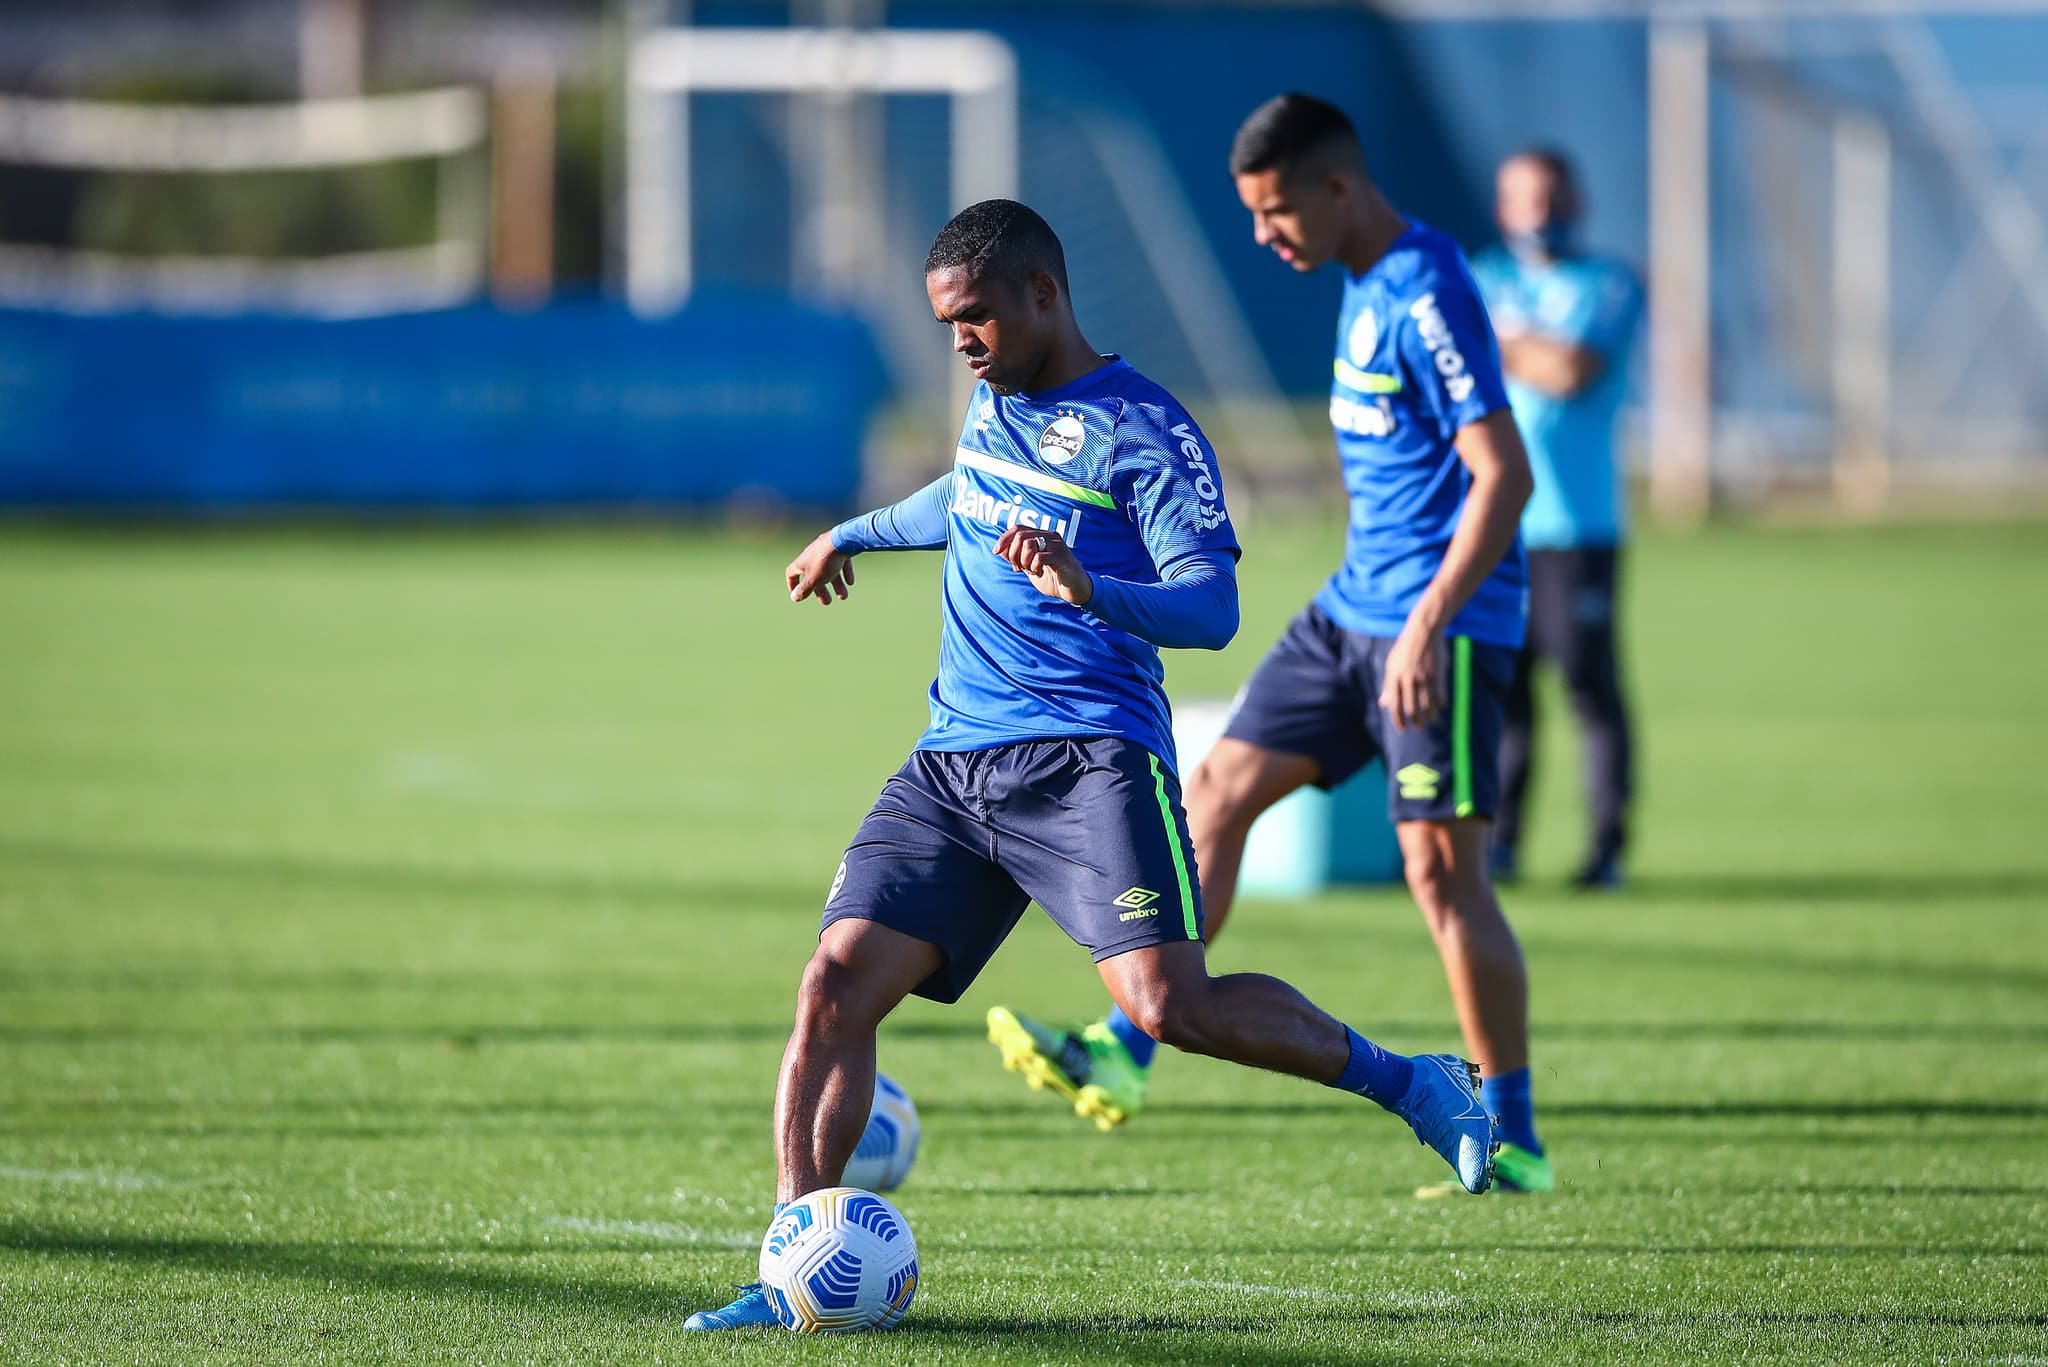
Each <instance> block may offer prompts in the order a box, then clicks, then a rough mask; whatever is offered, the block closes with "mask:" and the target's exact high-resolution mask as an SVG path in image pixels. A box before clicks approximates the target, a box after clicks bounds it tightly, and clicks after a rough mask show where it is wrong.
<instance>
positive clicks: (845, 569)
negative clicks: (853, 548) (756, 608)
mask: <svg viewBox="0 0 2048 1367" xmlns="http://www.w3.org/2000/svg"><path fill="white" fill-rule="evenodd" d="M782 577H783V580H784V582H786V583H787V584H788V585H789V601H790V602H792V603H801V602H803V601H804V599H806V598H816V599H817V600H818V601H819V602H820V603H823V604H824V605H825V606H827V607H830V606H831V604H832V595H833V594H834V593H837V594H838V595H839V596H840V597H841V598H845V597H848V596H849V595H850V594H851V593H852V591H853V557H852V556H850V555H848V554H847V553H846V552H845V551H842V550H840V549H839V548H838V547H837V546H834V545H833V544H832V533H830V532H820V533H818V535H817V537H816V538H815V539H813V540H812V542H811V544H810V545H808V546H806V547H804V548H803V552H802V554H800V555H798V556H797V558H796V559H794V560H792V561H790V562H789V568H788V569H786V570H784V571H783V572H782Z"/></svg>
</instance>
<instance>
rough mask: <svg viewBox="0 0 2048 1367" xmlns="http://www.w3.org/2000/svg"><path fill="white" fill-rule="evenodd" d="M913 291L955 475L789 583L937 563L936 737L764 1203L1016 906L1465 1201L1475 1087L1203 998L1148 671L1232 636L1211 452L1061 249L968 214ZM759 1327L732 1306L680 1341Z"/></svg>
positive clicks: (1314, 1017) (868, 825)
mask: <svg viewBox="0 0 2048 1367" xmlns="http://www.w3.org/2000/svg"><path fill="white" fill-rule="evenodd" d="M925 288H926V292H927V293H928V294H929V296H930V298H931V304H932V312H933V314H934V316H936V318H937V319H938V321H939V322H940V323H942V324H944V325H945V326H946V328H947V329H948V330H949V332H950V334H951V337H952V340H953V348H954V350H955V351H957V352H959V353H960V354H961V356H962V357H963V358H964V359H965V361H966V364H967V366H968V368H969V370H971V371H972V372H973V374H974V377H975V379H976V380H977V381H978V383H977V384H976V385H975V387H974V393H973V395H972V397H971V399H970V401H969V406H968V411H967V416H966V421H965V423H964V424H963V425H962V427H961V430H960V438H959V443H958V449H957V451H956V452H955V457H956V459H955V463H954V466H953V468H952V470H950V471H949V472H948V473H946V474H945V475H943V476H941V477H940V478H939V479H937V480H935V481H933V483H932V484H930V485H929V486H927V487H926V488H925V489H923V490H921V491H920V492H918V493H916V494H913V495H911V496H910V497H909V498H907V499H905V500H903V501H902V502H901V503H898V504H895V505H893V506H892V507H888V508H884V509H881V510H879V511H877V512H873V513H869V514H867V515H866V516H864V517H857V518H854V519H853V520H852V521H850V522H844V523H841V524H840V525H839V526H837V527H834V528H833V529H832V530H831V531H829V532H827V533H825V534H824V535H822V536H820V537H818V538H817V539H816V540H814V541H813V542H811V544H810V545H809V546H807V547H805V548H804V550H803V553H802V554H800V555H798V556H797V558H796V559H795V560H793V561H792V562H790V565H789V569H788V572H787V582H788V586H789V594H790V597H791V599H793V600H795V601H798V602H801V601H803V600H804V599H807V598H815V599H816V600H817V601H818V602H819V603H821V604H826V605H830V604H832V603H834V602H835V601H837V600H844V599H845V598H846V597H847V595H848V593H849V592H850V591H851V589H852V587H853V582H854V571H853V561H854V557H855V556H857V555H859V554H862V553H865V552H871V551H881V550H913V549H921V550H940V549H943V550H944V551H945V565H944V590H943V606H944V613H943V626H942V628H941V632H940V637H939V670H938V678H937V679H936V680H935V681H934V682H933V684H932V688H931V725H930V727H929V729H927V730H926V731H925V733H924V735H923V736H922V737H920V738H919V740H918V742H917V746H916V748H915V749H914V750H913V751H912V752H911V755H910V758H909V759H908V760H907V761H905V763H904V765H903V767H902V768H901V769H899V770H897V772H896V774H895V776H894V777H892V778H890V779H889V781H888V782H887V783H885V784H884V785H883V787H882V792H881V796H880V797H879V798H877V799H876V801H875V805H874V808H873V809H872V810H871V811H870V812H869V813H868V815H867V819H866V820H865V821H863V822H862V823H861V826H860V829H859V831H858V832H856V833H855V835H854V838H853V843H852V844H851V845H850V846H848V847H847V851H846V858H845V860H844V861H843V862H842V863H841V864H840V866H839V870H838V873H837V874H836V876H835V877H834V878H833V880H832V888H831V891H830V893H829V894H827V897H826V900H825V910H824V925H823V929H822V930H821V932H820V934H819V938H818V949H817V952H816V953H815V954H814V955H813V956H812V957H811V961H810V964H809V966H808V967H807V968H806V969H805V970H804V975H803V981H802V985H801V987H800V988H799V991H798V996H797V1007H796V1024H795V1028H794V1030H793V1032H792V1033H791V1035H790V1039H789V1046H788V1049H787V1050H786V1051H785V1053H784V1054H783V1060H782V1076H781V1082H780V1086H779V1088H778V1091H777V1095H776V1103H775V1145H776V1159H777V1182H776V1200H777V1202H778V1203H781V1202H788V1201H792V1200H795V1199H796V1198H798V1197H800V1196H802V1195H804V1194H806V1193H808V1192H812V1191H816V1190H818V1189H820V1188H822V1187H828V1186H831V1185H833V1184H834V1183H835V1182H837V1181H838V1179H839V1176H840V1173H841V1171H842V1170H843V1169H844V1167H845V1165H846V1161H847V1159H848V1158H849V1157H850V1156H851V1155H852V1153H853V1150H854V1147H855V1145H856V1144H857V1143H858V1142H859V1139H860V1134H861V1130H862V1127H863V1126H864V1125H865V1124H866V1123H867V1117H868V1106H869V1101H870V1099H871V1097H872V1096H873V1094H874V1085H875V1082H874V1079H875V1029H876V1027H877V1026H878V1025H879V1024H880V1023H881V1021H882V1019H883V1017H885V1016H887V1015H888V1014H889V1013H890V1012H891V1011H893V1010H894V1009H895V1008H896V1005H897V1003H899V1002H901V1001H902V1000H903V998H904V997H905V996H907V995H909V994H911V993H916V994H917V995H919V996H923V997H929V998H931V999H933V1000H936V1001H943V1002H951V1001H957V1000H958V999H959V997H960V994H961V993H962V992H963V991H965V990H966V988H967V986H968V984H969V983H971V982H973V980H974V978H975V975H976V974H978V973H979V972H980V971H981V968H982V965H984V964H985V963H987V962H988V960H989V957H990V956H991V955H993V954H994V953H995V951H996V949H997V947H998V946H999V945H1001V944H1002V942H1003V940H1004V938H1005V937H1006V936H1007V935H1008V934H1009V933H1010V929H1011V927H1013V926H1014V925H1016V923H1017V920H1018V918H1019V917H1020V916H1021V915H1022V914H1023V912H1024V910H1025V907H1026V906H1027V905H1028V904H1029V903H1030V902H1032V901H1034V900H1035V901H1036V902H1037V903H1038V904H1039V905H1040V906H1042V907H1044V908H1045V910H1046V912H1047V913H1048V914H1049V915H1051V917H1052V918H1053V920H1054V921H1055V922H1057V923H1058V925H1059V926H1060V928H1061V929H1062V930H1064V931H1066V933H1067V934H1068V935H1069V936H1070V937H1072V938H1073V940H1074V941H1075V943H1077V944H1079V945H1080V946H1081V947H1083V948H1084V949H1086V950H1087V951H1088V952H1089V954H1090V955H1091V956H1092V957H1093V958H1094V960H1095V962H1096V965H1097V967H1098V969H1099V971H1100V972H1101V975H1102V980H1103V982H1104V984H1105V985H1106V986H1107V987H1108V989H1109V993H1110V996H1111V997H1112V998H1113V999H1115V1001H1116V1003H1117V1006H1118V1008H1119V1010H1120V1011H1121V1012H1122V1013H1123V1015H1124V1017H1125V1018H1126V1019H1128V1020H1130V1021H1132V1022H1134V1023H1135V1024H1136V1025H1137V1026H1138V1027H1139V1028H1141V1029H1143V1030H1144V1031H1145V1032H1146V1033H1147V1035H1148V1037H1149V1038H1151V1039H1154V1040H1158V1041H1163V1042H1165V1043H1168V1044H1172V1045H1174V1046H1175V1047H1177V1048H1180V1049H1184V1050H1188V1051H1190V1052H1193V1053H1201V1054H1209V1055H1213V1056H1215V1057H1218V1058H1225V1059H1230V1060H1232V1061H1235V1062H1238V1063H1243V1064H1248V1065H1251V1066H1253V1067H1260V1068H1269V1069H1272V1070H1274V1071H1277V1072H1283V1073H1291V1074H1294V1075H1295V1076H1297V1077H1302V1078H1308V1079H1311V1080H1314V1081H1318V1082H1323V1083H1327V1084H1328V1085H1330V1086H1332V1087H1337V1088H1340V1089H1342V1090H1344V1091H1347V1092H1353V1093H1356V1094H1358V1095H1361V1096H1364V1097H1367V1098H1369V1099H1371V1100H1373V1101H1376V1102H1378V1103H1379V1104H1380V1105H1382V1106H1384V1107H1385V1108H1387V1109H1388V1110H1391V1111H1393V1112H1394V1113H1395V1114H1396V1115H1398V1116H1400V1117H1401V1118H1402V1119H1404V1120H1406V1121H1408V1122H1409V1124H1410V1125H1411V1126H1412V1127H1413V1128H1414V1130H1415V1133H1416V1135H1417V1137H1418V1138H1419V1139H1421V1141H1422V1142H1423V1143H1425V1144H1427V1145H1428V1146H1429V1147H1431V1148H1433V1149H1434V1150H1436V1152H1437V1153H1439V1154H1441V1155H1442V1156H1443V1157H1444V1159H1445V1160H1446V1161H1447V1162H1449V1163H1450V1164H1451V1166H1452V1168H1453V1169H1454V1170H1455V1171H1456V1172H1457V1174H1458V1181H1459V1184H1460V1185H1461V1186H1462V1187H1464V1188H1466V1189H1468V1190H1471V1191H1475V1192H1477V1191H1484V1190H1485V1189H1486V1187H1487V1186H1488V1184H1489V1182H1490V1181H1491V1178H1492V1166H1493V1164H1492V1148H1493V1144H1494V1138H1493V1122H1492V1120H1491V1119H1490V1117H1489V1116H1488V1115H1487V1113H1486V1111H1485V1110H1484V1108H1483V1107H1482V1106H1481V1105H1480V1103H1479V1098H1478V1095H1477V1090H1476V1084H1475V1075H1476V1074H1475V1070H1474V1069H1473V1067H1472V1065H1470V1064H1468V1063H1466V1062H1465V1061H1464V1060H1462V1059H1459V1058H1457V1057H1456V1056H1454V1055H1449V1054H1435V1055H1423V1056H1421V1057H1418V1058H1406V1057H1403V1056H1400V1055H1397V1054H1392V1053H1389V1052H1387V1051H1386V1050H1383V1049H1381V1048H1379V1047H1378V1046H1377V1045H1374V1044H1373V1043H1372V1042H1370V1041H1369V1040H1367V1039H1366V1038H1365V1037H1364V1036H1362V1035H1360V1034H1359V1033H1358V1032H1357V1031H1355V1030H1352V1029H1350V1028H1349V1027H1348V1026H1345V1025H1343V1024H1342V1023H1340V1022H1339V1021H1337V1020H1335V1019H1333V1018H1332V1017H1330V1016H1328V1015H1326V1014H1325V1013H1324V1012H1322V1011H1320V1010H1318V1009H1317V1008H1316V1007H1315V1006H1314V1005H1313V1004H1311V1003H1310V1002H1309V1001H1308V1000H1307V999H1306V998H1304V997H1303V996H1302V995H1301V994H1300V993H1299V992H1297V991H1295V990H1294V989H1293V988H1292V987H1290V986H1288V985H1287V984H1286V983H1283V982H1281V981H1279V980H1278V979H1276V978H1269V977H1263V976H1260V975H1258V974H1253V973H1234V974H1230V975H1228V976H1225V977H1220V978H1218V977H1211V976H1210V975H1209V970H1208V968H1207V966H1206V964H1205V961H1204V957H1203V944H1202V900H1201V894H1200V887H1199V883H1198V881H1197V878H1198V874H1197V870H1196V867H1195V863H1194V859H1193V856H1192V854H1191V853H1190V849H1189V845H1190V842H1189V837H1188V833H1187V821H1186V818H1185V816H1184V815H1183V813H1182V811H1181V803H1180V785H1179V783H1178V781H1177V780H1176V777H1175V773H1176V771H1175V761H1174V753H1173V740H1172V732H1171V727H1170V724H1169V720H1168V715H1167V705H1166V694H1165V692H1164V690H1163V689H1162V687H1161V680H1162V678H1163V677H1164V675H1163V671H1162V669H1161V666H1160V661H1159V648H1160V647H1161V646H1169V647H1192V648H1205V649H1211V650H1214V649H1220V648H1221V647H1223V646H1224V645H1225V644H1227V643H1228V642H1229V640H1230V638H1231V637H1232V636H1233V635H1235V634H1236V631H1237V579H1236V562H1237V556H1238V545H1237V536H1236V533H1235V532H1234V531H1233V530H1232V527H1231V522H1230V515H1229V512H1228V510H1227V509H1226V508H1225V506H1224V501H1223V486H1222V477H1221V472H1220V470H1219V468H1218V465H1217V461H1216V458H1215V454H1214V452H1213V451H1212V450H1211V448H1210V446H1209V443H1208V439H1207V438H1205V437H1204V436H1203V435H1202V432H1201V430H1200V429H1199V428H1197V427H1196V426H1195V423H1194V420H1193V419H1192V418H1190V417H1189V416H1188V414H1187V412H1186V410H1184V409H1183V408H1182V407H1181V406H1180V405H1179V404H1178V403H1176V402H1174V399H1173V396H1172V395H1170V394H1168V393H1167V392H1166V391H1165V390H1163V389H1161V388H1160V387H1159V386H1158V385H1156V384H1154V383H1152V382H1151V381H1150V380H1148V379H1146V378H1145V377H1144V376H1142V375H1140V374H1139V373H1138V372H1137V371H1135V370H1133V369H1132V368H1131V367H1130V366H1129V365H1127V364H1126V363H1125V362H1124V361H1122V360H1121V359H1119V358H1118V357H1115V356H1105V355H1101V354H1099V353H1097V352H1096V350H1095V349H1094V348H1093V347H1091V346H1090V345H1089V344H1088V342H1087V339H1086V338H1084V337H1083V336H1082V334H1081V330H1080V328H1079V326H1078V325H1077V324H1076V323H1075V321H1074V314H1073V309H1072V306H1071V305H1070V303H1069V301H1068V296H1067V273H1066V263H1065V257H1064V254H1063V252H1062V250H1061V248H1060V244H1059V239H1058V238H1057V237H1055V236H1054V235H1053V231H1052V229H1051V228H1050V227H1048V226H1047V225H1046V223H1045V221H1044V220H1043V219H1041V218H1040V217H1039V216H1038V215H1037V214H1035V213H1033V212H1032V211H1031V210H1030V209H1028V208H1026V207H1024V206H1023V205H1021V204H1017V203H1014V202H1012V201H1009V200H987V201H984V202H982V203H980V204H976V205H974V206H972V207H970V208H968V209H966V210H963V211H962V212H961V213H960V214H959V215H958V216H956V217H955V218H954V219H953V220H952V221H951V222H949V223H948V224H947V225H946V226H945V228H944V229H943V230H942V231H941V232H940V233H939V235H938V238H937V240H935V241H934V242H933V243H932V247H931V251H930V254H929V255H928V256H927V257H926V259H925ZM772 1319H773V1308H772V1307H771V1306H770V1305H769V1303H768V1300H767V1297H766V1295H765V1293H763V1292H762V1290H761V1289H760V1288H759V1287H752V1288H747V1289H746V1290H745V1291H744V1292H743V1294H742V1295H741V1296H740V1297H739V1298H738V1299H737V1300H735V1301H734V1302H733V1303H732V1304H731V1305H728V1306H726V1307H724V1308H723V1309H721V1310H715V1311H708V1312H700V1313H698V1314H696V1315H693V1316H691V1317H690V1319H689V1321H688V1322H687V1324H686V1326H685V1327H687V1328H691V1329H727V1328H734V1327H738V1326H742V1325H750V1324H763V1323H768V1322H770V1321H771V1320H772Z"/></svg>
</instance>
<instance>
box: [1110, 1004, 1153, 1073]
mask: <svg viewBox="0 0 2048 1367" xmlns="http://www.w3.org/2000/svg"><path fill="white" fill-rule="evenodd" d="M1108 1025H1109V1033H1110V1034H1112V1035H1115V1036H1116V1037H1117V1039H1118V1041H1119V1042H1120V1043H1122V1045H1123V1046H1124V1049H1125V1051H1126V1052H1128V1053H1129V1054H1130V1056H1131V1062H1133V1063H1135V1064H1137V1065H1138V1066H1139V1067H1140V1068H1150V1067H1151V1066H1152V1055H1153V1054H1154V1053H1156V1052H1157V1051H1158V1049H1159V1041H1158V1040H1156V1039H1153V1038H1152V1037H1151V1036H1150V1035H1148V1034H1146V1033H1145V1032H1144V1031H1143V1030H1140V1029H1139V1028H1138V1027H1137V1026H1135V1025H1133V1024H1132V1023H1131V1018H1130V1017H1129V1016H1126V1015H1125V1014H1124V1009H1123V1008H1122V1007H1121V1006H1112V1007H1110V1008H1109V1021H1108Z"/></svg>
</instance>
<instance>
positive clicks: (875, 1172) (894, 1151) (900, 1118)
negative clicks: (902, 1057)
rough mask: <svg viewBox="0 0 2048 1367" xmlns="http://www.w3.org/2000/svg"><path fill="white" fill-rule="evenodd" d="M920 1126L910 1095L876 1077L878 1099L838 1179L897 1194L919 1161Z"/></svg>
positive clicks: (858, 1185) (885, 1079) (847, 1183)
mask: <svg viewBox="0 0 2048 1367" xmlns="http://www.w3.org/2000/svg"><path fill="white" fill-rule="evenodd" d="M918 1139H919V1126H918V1123H917V1107H916V1106H915V1105H913V1104H912V1103H911V1100H910V1094H909V1093H908V1092H906V1091H904V1090H903V1089H902V1088H901V1087H899V1086H897V1085H896V1084H895V1083H894V1082H892V1081H890V1080H889V1079H888V1078H886V1077H883V1076H882V1075H881V1074H880V1073H877V1074H875V1100H874V1105H873V1107H872V1108H871V1109H870V1110H869V1111H868V1127H867V1129H865V1130H864V1131H862V1132H861V1136H860V1143H859V1144H858V1145H857V1146H856V1147H855V1148H854V1151H853V1157H852V1159H851V1160H849V1161H848V1163H847V1165H846V1171H845V1172H844V1173H843V1174H841V1176H840V1178H839V1180H840V1181H841V1182H842V1183H844V1184H845V1185H847V1186H849V1187H865V1188H866V1189H867V1190H869V1191H894V1190H896V1188H897V1187H899V1186H901V1185H903V1179H904V1178H906V1177H908V1176H909V1175H910V1166H911V1164H913V1163H915V1162H916V1161H917V1143H918Z"/></svg>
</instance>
